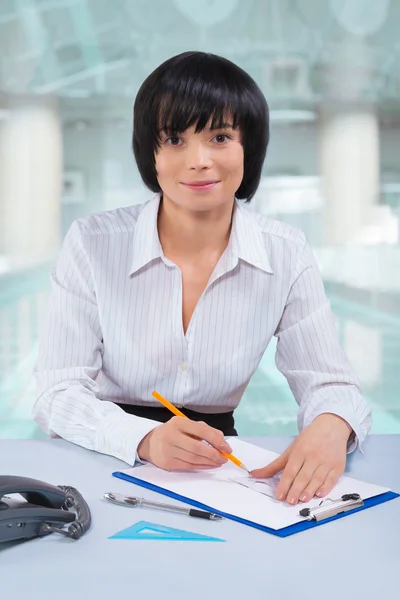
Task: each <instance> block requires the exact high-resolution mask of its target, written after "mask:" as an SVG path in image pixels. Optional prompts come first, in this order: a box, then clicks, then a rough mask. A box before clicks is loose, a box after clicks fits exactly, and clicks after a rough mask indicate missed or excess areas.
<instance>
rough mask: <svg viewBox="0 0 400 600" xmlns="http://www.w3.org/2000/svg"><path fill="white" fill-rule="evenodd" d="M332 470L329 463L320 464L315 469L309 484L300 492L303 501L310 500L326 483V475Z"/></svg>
mask: <svg viewBox="0 0 400 600" xmlns="http://www.w3.org/2000/svg"><path fill="white" fill-rule="evenodd" d="M329 471H330V467H329V466H327V465H319V467H317V468H316V469H315V471H314V474H313V476H312V477H311V479H310V481H309V483H308V485H307V486H306V487H305V489H304V490H303V492H301V493H300V494H299V499H300V500H301V502H308V501H309V500H311V498H313V497H314V495H315V493H316V492H317V491H318V490H319V489H320V487H321V486H322V484H323V483H324V481H325V479H326V476H327V475H328V473H329Z"/></svg>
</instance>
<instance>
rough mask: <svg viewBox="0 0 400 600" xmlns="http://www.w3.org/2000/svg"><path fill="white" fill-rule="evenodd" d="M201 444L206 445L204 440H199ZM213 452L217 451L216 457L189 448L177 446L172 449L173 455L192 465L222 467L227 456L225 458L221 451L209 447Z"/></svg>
mask: <svg viewBox="0 0 400 600" xmlns="http://www.w3.org/2000/svg"><path fill="white" fill-rule="evenodd" d="M197 444H198V445H200V446H205V444H203V443H202V442H197ZM209 449H210V450H212V451H213V452H215V454H216V457H215V458H214V457H212V458H209V457H208V456H206V455H202V454H198V453H196V452H192V451H191V450H190V449H188V448H183V447H177V446H175V447H174V448H173V449H172V456H173V457H174V458H176V459H178V460H183V461H185V462H188V463H190V464H192V465H206V466H209V467H211V468H214V469H215V468H216V467H220V466H221V465H223V464H224V463H225V462H226V458H224V457H223V456H222V455H221V454H220V453H219V452H217V451H216V450H214V448H209Z"/></svg>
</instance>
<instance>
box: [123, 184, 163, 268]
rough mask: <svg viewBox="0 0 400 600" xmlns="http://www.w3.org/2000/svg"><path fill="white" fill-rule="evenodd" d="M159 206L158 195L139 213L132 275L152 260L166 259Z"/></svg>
mask: <svg viewBox="0 0 400 600" xmlns="http://www.w3.org/2000/svg"><path fill="white" fill-rule="evenodd" d="M159 205H160V195H159V194H157V195H156V196H155V197H154V198H152V199H151V200H148V201H147V202H146V203H145V205H144V206H143V208H142V210H141V211H140V213H139V216H138V218H137V221H136V227H135V238H134V241H133V259H132V264H131V268H130V271H129V274H130V275H133V273H136V272H137V271H139V269H141V268H143V267H144V266H145V265H147V264H148V263H149V262H151V261H152V260H155V259H156V258H163V257H164V253H163V250H162V247H161V244H160V238H159V237H158V229H157V217H158V207H159Z"/></svg>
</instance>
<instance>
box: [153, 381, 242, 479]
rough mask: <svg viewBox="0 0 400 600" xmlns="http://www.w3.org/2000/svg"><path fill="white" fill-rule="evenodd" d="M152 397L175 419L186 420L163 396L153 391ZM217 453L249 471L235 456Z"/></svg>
mask: <svg viewBox="0 0 400 600" xmlns="http://www.w3.org/2000/svg"><path fill="white" fill-rule="evenodd" d="M152 396H154V398H155V399H156V400H158V401H159V402H161V404H163V405H164V406H165V408H168V410H170V411H171V412H172V413H174V415H175V416H176V417H185V419H187V418H188V417H187V416H186V415H184V414H183V412H181V411H180V410H179V409H178V408H176V406H174V405H173V404H171V402H168V400H167V399H166V398H164V397H163V396H161V394H159V393H158V392H155V391H154V392H153V394H152ZM218 452H221V454H223V456H225V457H226V458H227V459H229V460H231V461H232V462H233V464H235V465H236V466H237V467H240V468H241V469H243V470H244V471H247V473H248V472H249V470H248V469H247V467H245V466H244V464H243V463H242V461H240V460H239V459H238V458H236V456H234V455H233V454H227V453H226V452H222V450H218Z"/></svg>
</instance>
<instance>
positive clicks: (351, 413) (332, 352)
mask: <svg viewBox="0 0 400 600" xmlns="http://www.w3.org/2000/svg"><path fill="white" fill-rule="evenodd" d="M159 201H160V198H159V196H158V195H156V196H155V197H153V198H152V199H151V200H149V201H148V202H145V203H144V204H141V205H136V206H132V207H128V208H120V209H116V210H111V211H105V212H101V213H98V214H92V215H89V216H88V217H86V218H83V219H79V220H77V221H75V222H74V223H73V224H72V226H71V228H70V230H69V232H68V233H67V235H66V238H65V240H64V244H63V247H62V249H61V252H60V255H59V258H58V261H57V264H56V265H55V266H54V268H53V269H52V271H51V281H52V293H51V297H50V303H49V310H48V315H47V319H46V323H45V325H44V328H43V331H42V334H41V340H40V348H39V355H38V358H37V362H36V366H35V377H36V381H37V399H36V402H35V405H34V419H35V420H36V422H37V423H38V424H39V425H40V426H41V427H42V428H43V429H44V431H45V432H47V434H48V435H51V436H59V437H62V438H64V439H66V440H69V441H71V442H73V443H76V444H79V445H81V446H83V447H85V448H89V449H92V450H95V451H98V452H102V453H105V454H109V455H113V456H116V457H118V458H120V459H122V460H123V461H125V462H127V463H128V464H130V465H133V464H134V463H135V460H136V450H137V446H138V444H139V442H140V440H141V439H142V438H143V437H144V436H145V435H146V434H147V433H148V432H149V431H151V430H152V429H153V428H154V427H155V426H157V425H159V423H157V422H155V421H151V420H148V419H144V418H141V417H137V416H134V415H130V414H127V413H126V412H125V411H124V410H123V409H122V408H120V407H119V406H118V405H117V404H115V402H119V403H127V404H138V405H148V406H160V405H159V404H158V403H157V401H156V400H154V399H153V397H152V395H151V394H152V392H153V390H155V389H156V390H158V391H159V392H160V393H161V394H162V395H163V396H165V397H166V398H168V399H169V400H170V401H171V402H173V403H174V404H175V405H176V406H178V407H187V408H190V409H192V410H198V411H200V412H203V413H218V412H219V413H221V412H227V411H231V410H234V409H235V408H236V407H237V406H238V404H239V402H240V400H241V397H242V395H243V392H244V390H245V389H246V386H247V385H248V383H249V380H250V378H251V376H252V375H253V373H254V371H255V370H256V368H257V366H258V364H259V362H260V359H261V357H262V355H263V353H264V351H265V349H266V348H267V346H268V343H269V342H270V340H271V338H272V336H274V335H275V336H277V350H276V364H277V367H278V369H279V370H280V371H281V372H282V373H283V374H284V375H285V377H286V378H287V381H288V383H289V385H290V388H291V390H292V393H293V395H294V397H295V399H296V401H297V403H298V405H299V412H298V426H299V429H300V430H301V429H302V428H304V427H305V426H307V425H308V424H310V423H311V422H312V421H313V419H314V418H315V417H316V416H318V415H320V414H321V413H327V412H328V413H333V414H337V415H339V416H341V417H342V418H343V419H345V420H346V421H347V422H348V423H349V424H350V425H351V427H352V428H353V431H354V434H355V435H354V436H353V439H352V441H351V442H349V446H348V451H349V452H351V451H352V450H353V449H354V448H355V447H356V445H357V444H361V443H362V442H363V440H364V439H365V437H366V435H367V433H368V431H369V429H370V426H371V414H370V409H369V406H368V404H367V403H366V401H365V399H364V398H363V396H362V395H361V393H360V389H359V384H358V379H357V376H356V374H355V373H354V371H353V370H352V368H351V366H350V364H349V362H348V360H347V358H346V357H345V355H344V353H343V351H342V349H341V347H340V345H339V342H338V336H337V332H336V328H335V324H334V318H333V315H332V312H331V308H330V304H329V301H328V299H327V297H326V295H325V291H324V287H323V283H322V278H321V275H320V273H319V270H318V267H317V265H316V262H315V259H314V257H313V254H312V252H311V250H310V248H309V246H308V244H307V243H306V240H305V236H304V234H303V233H302V232H300V231H299V230H297V229H294V228H293V227H291V226H289V225H287V224H284V223H281V222H278V221H273V220H270V219H268V218H267V217H265V216H263V215H260V214H257V213H254V212H252V211H249V210H248V209H247V208H246V207H245V206H244V205H243V204H241V203H240V202H239V201H236V202H235V210H234V215H233V222H232V229H231V236H230V240H229V243H228V246H227V248H226V250H225V252H224V253H223V255H222V256H221V258H220V260H219V262H218V264H217V266H216V268H215V270H214V272H213V274H212V275H211V278H210V281H209V282H208V284H207V287H206V289H205V290H204V292H203V294H202V296H201V298H200V300H199V302H198V304H197V306H196V309H195V311H194V313H193V316H192V319H191V321H190V324H189V327H188V329H187V332H186V335H185V334H184V331H183V326H182V284H181V272H180V270H179V268H178V267H177V266H176V265H175V264H174V263H173V262H171V261H170V260H168V258H166V256H165V255H164V253H163V250H162V247H161V245H160V241H159V237H158V232H157V213H158V207H159ZM265 402H268V398H267V397H266V398H265ZM239 434H240V431H239Z"/></svg>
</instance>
